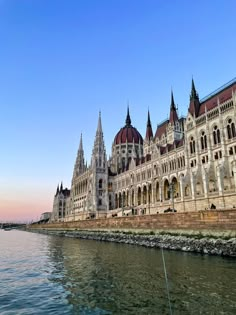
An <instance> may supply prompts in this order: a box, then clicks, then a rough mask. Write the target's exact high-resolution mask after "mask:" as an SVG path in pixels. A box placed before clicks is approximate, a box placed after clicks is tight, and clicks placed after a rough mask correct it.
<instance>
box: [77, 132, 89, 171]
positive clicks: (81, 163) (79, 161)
mask: <svg viewBox="0 0 236 315" xmlns="http://www.w3.org/2000/svg"><path fill="white" fill-rule="evenodd" d="M85 169H86V167H85V164H84V149H83V140H82V133H81V136H80V144H79V149H78V152H77V157H76V161H75V166H74V176H78V175H80V174H82V173H83V172H84V171H85Z"/></svg>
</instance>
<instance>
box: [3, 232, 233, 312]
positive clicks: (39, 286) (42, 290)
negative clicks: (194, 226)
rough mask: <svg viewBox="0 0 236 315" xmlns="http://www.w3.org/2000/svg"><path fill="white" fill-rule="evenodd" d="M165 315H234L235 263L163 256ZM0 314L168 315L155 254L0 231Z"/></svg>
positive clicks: (182, 255)
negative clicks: (169, 305)
mask: <svg viewBox="0 0 236 315" xmlns="http://www.w3.org/2000/svg"><path fill="white" fill-rule="evenodd" d="M164 255H165V262H166V268H167V274H168V278H169V289H170V299H171V306H172V310H173V314H236V260H235V259H229V258H228V259H227V258H222V257H214V256H201V255H193V254H189V253H181V252H172V251H170V252H168V251H165V252H164ZM0 314H1V315H2V314H14V315H15V314H24V315H27V314H36V315H37V314H82V315H87V314H93V315H95V314H96V315H98V314H99V315H100V314H102V315H103V314H104V315H105V314H135V315H136V314H148V315H151V314H169V307H168V300H167V294H166V286H165V278H164V271H163V263H162V256H161V252H160V250H158V249H146V248H142V247H136V246H131V245H124V244H122V245H121V244H112V243H102V242H96V241H86V240H79V239H72V238H63V237H56V236H48V235H41V234H35V233H28V232H22V231H16V230H12V231H8V232H7V231H3V230H0Z"/></svg>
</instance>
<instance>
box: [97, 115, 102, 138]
mask: <svg viewBox="0 0 236 315" xmlns="http://www.w3.org/2000/svg"><path fill="white" fill-rule="evenodd" d="M100 134H102V120H101V111H99V116H98V126H97V133H96V135H100Z"/></svg>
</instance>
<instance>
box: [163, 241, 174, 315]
mask: <svg viewBox="0 0 236 315" xmlns="http://www.w3.org/2000/svg"><path fill="white" fill-rule="evenodd" d="M161 254H162V261H163V267H164V273H165V280H166V291H167V297H168V302H169V309H170V314H171V315H172V309H171V303H170V292H169V284H168V278H167V273H166V263H165V257H164V252H163V247H162V248H161Z"/></svg>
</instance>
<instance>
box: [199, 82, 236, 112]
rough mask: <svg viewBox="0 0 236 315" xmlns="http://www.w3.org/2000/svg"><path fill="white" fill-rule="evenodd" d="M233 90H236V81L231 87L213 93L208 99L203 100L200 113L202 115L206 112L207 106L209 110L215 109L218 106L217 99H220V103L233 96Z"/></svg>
mask: <svg viewBox="0 0 236 315" xmlns="http://www.w3.org/2000/svg"><path fill="white" fill-rule="evenodd" d="M232 91H234V92H235V91H236V83H234V84H233V85H231V86H230V87H228V88H226V89H225V90H223V91H220V92H219V93H217V94H215V95H213V96H212V97H210V98H208V99H207V100H205V101H203V102H202V103H201V105H200V109H199V114H198V116H201V115H202V114H204V113H205V108H206V110H207V111H209V110H211V109H213V108H214V107H216V106H217V100H218V99H219V102H220V104H222V103H223V102H225V101H227V100H229V99H231V98H232Z"/></svg>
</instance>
